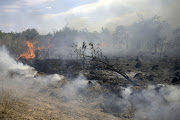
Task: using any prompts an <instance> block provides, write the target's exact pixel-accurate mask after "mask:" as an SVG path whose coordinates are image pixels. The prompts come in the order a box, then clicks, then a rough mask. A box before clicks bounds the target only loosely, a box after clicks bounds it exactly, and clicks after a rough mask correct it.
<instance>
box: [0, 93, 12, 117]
mask: <svg viewBox="0 0 180 120" xmlns="http://www.w3.org/2000/svg"><path fill="white" fill-rule="evenodd" d="M9 99H10V95H9V93H8V92H6V91H4V90H3V91H2V95H1V108H0V112H1V113H3V114H7V113H9V110H10V108H9V105H10V101H9Z"/></svg>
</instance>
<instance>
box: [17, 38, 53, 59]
mask: <svg viewBox="0 0 180 120" xmlns="http://www.w3.org/2000/svg"><path fill="white" fill-rule="evenodd" d="M26 44H27V46H28V48H29V49H28V51H27V52H24V53H22V54H21V55H20V56H19V57H18V58H17V59H16V60H18V59H19V58H23V59H34V58H35V57H36V55H35V53H34V52H35V51H36V50H43V49H46V48H50V47H51V45H49V44H50V43H49V42H48V47H44V46H41V47H36V46H35V44H37V41H35V42H29V41H27V42H26Z"/></svg>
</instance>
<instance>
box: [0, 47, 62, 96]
mask: <svg viewBox="0 0 180 120" xmlns="http://www.w3.org/2000/svg"><path fill="white" fill-rule="evenodd" d="M0 63H1V64H0V71H1V72H0V76H1V78H0V80H1V81H0V82H1V84H2V87H3V89H15V90H17V91H18V92H17V94H18V95H24V94H26V92H27V91H28V89H30V88H34V90H35V91H39V90H40V88H41V87H45V86H47V85H49V84H55V83H57V82H58V81H59V80H62V79H63V78H64V76H61V75H58V74H53V75H41V76H40V75H38V72H37V71H36V70H35V69H34V68H33V67H30V66H28V65H24V64H23V63H21V62H17V61H15V60H14V59H13V58H12V57H11V56H10V55H9V52H8V51H7V49H6V48H5V47H1V48H0Z"/></svg>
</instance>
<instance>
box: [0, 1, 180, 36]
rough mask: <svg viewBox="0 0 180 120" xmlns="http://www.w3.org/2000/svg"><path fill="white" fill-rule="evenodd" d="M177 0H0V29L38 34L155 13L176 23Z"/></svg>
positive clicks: (97, 27)
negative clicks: (33, 30) (67, 27)
mask: <svg viewBox="0 0 180 120" xmlns="http://www.w3.org/2000/svg"><path fill="white" fill-rule="evenodd" d="M179 5H180V0H0V30H2V31H4V32H11V31H12V32H20V31H23V30H26V29H28V28H35V29H37V30H38V31H39V32H40V33H41V34H46V33H48V32H53V31H56V30H60V29H63V27H65V26H66V25H68V26H69V27H72V28H75V29H84V28H87V29H88V30H90V31H99V30H101V28H102V27H107V28H113V27H115V26H117V25H125V26H127V25H131V24H133V23H135V22H138V21H139V20H140V19H148V18H151V17H153V16H155V15H157V16H160V19H161V20H165V21H167V22H168V23H169V24H170V25H171V26H172V28H178V27H180V15H179V11H180V7H179Z"/></svg>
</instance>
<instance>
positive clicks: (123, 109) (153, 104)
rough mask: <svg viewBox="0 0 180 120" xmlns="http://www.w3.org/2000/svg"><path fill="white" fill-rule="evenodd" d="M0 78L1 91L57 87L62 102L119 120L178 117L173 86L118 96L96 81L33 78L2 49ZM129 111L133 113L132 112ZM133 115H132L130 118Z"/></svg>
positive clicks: (179, 96)
mask: <svg viewBox="0 0 180 120" xmlns="http://www.w3.org/2000/svg"><path fill="white" fill-rule="evenodd" d="M0 58H1V59H0V62H1V64H0V70H1V73H0V77H1V81H0V82H1V84H3V87H4V89H12V90H16V91H18V93H19V94H20V95H19V96H23V95H26V94H27V92H26V90H27V89H32V90H35V91H36V92H39V91H40V90H42V89H40V88H47V87H48V86H50V85H54V84H58V82H59V83H61V84H60V86H59V87H56V93H57V94H56V95H57V97H59V98H60V99H61V98H63V99H64V102H67V103H68V102H71V101H76V103H78V105H81V104H84V103H85V104H90V105H91V104H92V108H93V107H95V106H96V108H97V107H99V108H100V109H101V111H103V112H107V113H110V114H113V115H115V116H116V117H117V116H120V117H122V115H124V114H129V116H131V117H132V118H134V119H137V120H144V119H147V120H157V119H158V120H169V119H173V120H178V119H179V117H180V115H179V112H180V93H179V90H180V87H179V86H174V85H163V84H162V85H161V84H159V85H148V86H147V87H144V88H140V89H138V88H135V87H133V86H130V87H121V90H120V91H119V95H117V94H115V93H112V92H110V91H109V90H108V88H106V87H105V86H101V85H100V84H99V83H97V82H96V81H92V83H91V84H90V85H89V84H88V80H87V79H86V78H85V77H84V76H83V75H79V76H78V77H77V78H75V79H73V80H65V78H64V77H63V76H61V75H58V74H54V75H37V71H36V70H34V68H32V67H30V66H28V65H23V64H22V63H20V62H16V61H15V60H14V59H13V58H12V57H11V56H10V55H9V53H8V51H7V50H6V48H5V47H1V48H0ZM132 111H133V112H132ZM132 113H133V114H132Z"/></svg>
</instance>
